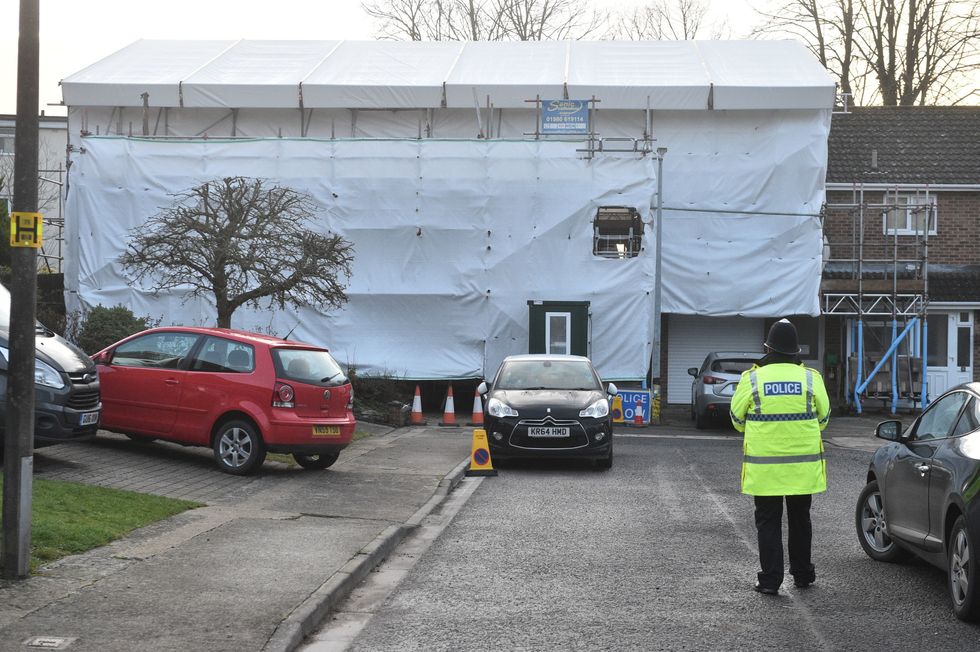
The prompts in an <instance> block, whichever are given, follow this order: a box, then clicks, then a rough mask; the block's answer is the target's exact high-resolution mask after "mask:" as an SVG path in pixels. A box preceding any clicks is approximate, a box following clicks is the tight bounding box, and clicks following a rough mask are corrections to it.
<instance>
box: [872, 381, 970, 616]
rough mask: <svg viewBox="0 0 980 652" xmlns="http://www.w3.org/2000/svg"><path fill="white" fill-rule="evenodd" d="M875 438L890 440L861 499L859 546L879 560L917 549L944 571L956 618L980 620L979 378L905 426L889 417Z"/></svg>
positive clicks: (879, 454)
mask: <svg viewBox="0 0 980 652" xmlns="http://www.w3.org/2000/svg"><path fill="white" fill-rule="evenodd" d="M875 436H877V437H880V438H881V439H885V440H887V441H889V442H890V443H888V444H885V445H884V446H882V447H881V448H879V449H878V450H877V451H876V452H875V454H874V456H873V457H872V459H871V466H870V468H869V469H868V477H867V485H866V486H865V488H864V490H863V491H862V492H861V496H860V498H858V502H857V510H856V514H855V522H856V526H857V534H858V540H859V541H860V542H861V547H862V548H864V551H865V552H866V553H867V554H868V556H869V557H871V558H872V559H875V560H877V561H886V562H896V561H901V560H903V559H905V558H907V557H909V556H910V553H914V554H915V555H917V556H919V557H921V558H922V559H924V560H926V561H928V562H930V563H932V564H934V565H936V566H939V567H940V568H943V569H945V570H946V572H947V577H948V579H947V582H946V585H947V588H948V589H949V595H950V598H951V600H952V602H953V611H955V612H956V616H957V617H959V618H960V619H962V620H978V619H980V574H978V572H980V571H978V568H980V565H978V562H977V560H978V559H980V547H978V546H980V499H978V498H977V495H978V493H980V383H967V384H964V385H960V386H958V387H954V388H953V389H951V390H949V391H948V392H946V393H945V394H943V395H942V396H940V397H939V398H938V399H936V400H935V401H934V402H933V403H932V405H930V406H929V408H928V409H926V411H925V412H923V413H922V414H921V415H920V416H919V417H918V418H917V419H916V420H915V421H913V422H912V425H911V426H909V428H908V430H906V431H905V432H902V424H901V422H900V421H884V422H882V423H880V424H878V427H877V429H876V430H875Z"/></svg>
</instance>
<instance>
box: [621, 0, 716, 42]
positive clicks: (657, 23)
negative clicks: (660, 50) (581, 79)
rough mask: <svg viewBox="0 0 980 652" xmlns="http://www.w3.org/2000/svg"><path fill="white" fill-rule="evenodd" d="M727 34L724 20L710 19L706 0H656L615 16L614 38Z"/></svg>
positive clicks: (686, 38) (673, 38)
mask: <svg viewBox="0 0 980 652" xmlns="http://www.w3.org/2000/svg"><path fill="white" fill-rule="evenodd" d="M728 35H729V29H728V24H727V22H726V21H724V20H719V19H713V18H712V16H711V5H710V3H709V2H708V0H656V1H655V2H651V3H649V4H647V5H644V6H640V7H633V8H631V9H628V10H626V11H625V12H621V13H620V14H619V15H618V16H617V17H616V20H615V27H614V30H613V36H614V37H615V38H622V39H629V40H632V41H642V40H648V39H652V40H668V41H690V40H694V39H696V38H709V39H719V38H726V37H727V36H728Z"/></svg>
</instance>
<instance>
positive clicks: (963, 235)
mask: <svg viewBox="0 0 980 652" xmlns="http://www.w3.org/2000/svg"><path fill="white" fill-rule="evenodd" d="M935 194H936V235H934V236H929V263H930V264H939V263H948V264H958V265H963V264H980V247H978V246H977V243H978V242H980V192H939V193H935ZM852 201H853V195H852V193H851V192H849V191H846V192H844V191H832V192H828V193H827V203H828V204H841V203H850V202H852ZM864 201H865V203H867V204H881V203H883V202H884V193H883V192H869V191H865V193H864ZM852 214H856V213H855V212H854V211H851V210H848V209H844V208H836V207H832V206H828V208H827V216H826V219H825V220H824V236H825V237H826V238H827V240H828V242H829V243H830V245H831V258H834V259H841V258H856V257H857V253H856V250H855V249H853V248H852V246H851V243H852V242H853V243H857V233H856V227H857V219H856V218H854V219H852ZM894 240H895V238H894V236H890V237H887V238H886V236H885V234H884V227H883V222H882V217H881V209H880V208H865V211H864V259H865V260H866V261H868V260H870V259H876V258H877V259H888V260H890V259H891V258H892V256H893V250H894ZM914 242H915V236H911V235H904V236H903V235H900V236H898V245H899V252H898V257H899V259H912V258H917V257H918V256H917V254H916V252H915V250H914ZM852 252H853V253H852Z"/></svg>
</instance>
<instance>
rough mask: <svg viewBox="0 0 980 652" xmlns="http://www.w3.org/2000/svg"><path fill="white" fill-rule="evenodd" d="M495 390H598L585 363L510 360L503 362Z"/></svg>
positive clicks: (590, 368) (595, 380)
mask: <svg viewBox="0 0 980 652" xmlns="http://www.w3.org/2000/svg"><path fill="white" fill-rule="evenodd" d="M496 389H583V390H584V389H589V390H593V389H594V390H598V389H601V386H600V384H599V379H598V378H596V375H595V372H593V371H592V365H591V364H589V363H588V361H586V360H510V361H507V362H504V364H503V366H502V367H501V368H500V374H499V375H498V377H497V384H496Z"/></svg>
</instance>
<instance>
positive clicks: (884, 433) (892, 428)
mask: <svg viewBox="0 0 980 652" xmlns="http://www.w3.org/2000/svg"><path fill="white" fill-rule="evenodd" d="M875 437H877V438H878V439H884V440H885V441H899V440H900V439H901V438H902V422H901V421H895V420H892V421H882V422H881V423H879V424H878V427H877V428H875Z"/></svg>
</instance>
